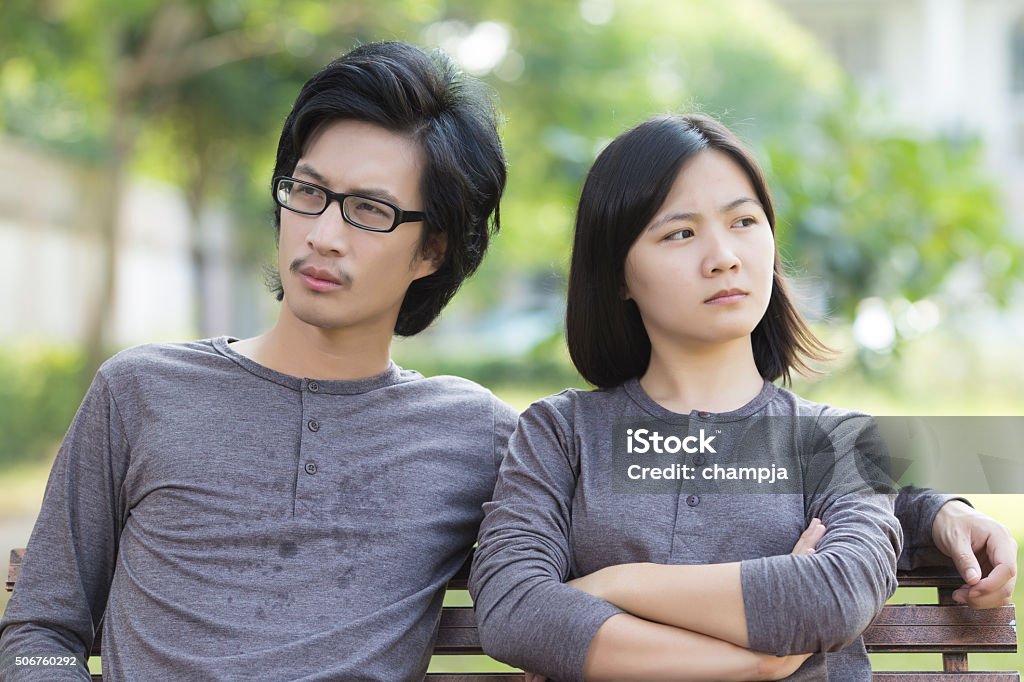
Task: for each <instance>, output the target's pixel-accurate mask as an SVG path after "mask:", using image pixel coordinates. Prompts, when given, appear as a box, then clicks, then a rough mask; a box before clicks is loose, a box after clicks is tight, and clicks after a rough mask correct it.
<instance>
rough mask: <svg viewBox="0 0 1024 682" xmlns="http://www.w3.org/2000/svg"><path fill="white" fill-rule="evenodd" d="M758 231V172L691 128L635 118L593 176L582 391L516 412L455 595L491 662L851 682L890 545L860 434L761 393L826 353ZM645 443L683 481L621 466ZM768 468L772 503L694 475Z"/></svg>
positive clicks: (766, 203)
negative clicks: (672, 449) (464, 593)
mask: <svg viewBox="0 0 1024 682" xmlns="http://www.w3.org/2000/svg"><path fill="white" fill-rule="evenodd" d="M774 229H775V215H774V211H773V208H772V203H771V198H770V196H769V193H768V189H767V187H766V185H765V182H764V179H763V176H762V173H761V171H760V169H759V168H758V166H757V163H756V162H755V161H754V159H753V158H752V156H751V155H750V154H749V152H747V151H746V150H745V149H744V148H743V146H742V145H741V143H740V142H739V141H738V140H737V138H736V137H735V136H734V135H733V134H732V133H731V132H729V131H728V130H727V129H726V128H725V127H723V126H722V125H720V124H718V123H717V122H715V121H713V120H711V119H709V118H707V117H704V116H665V117H659V118H655V119H652V120H649V121H647V122H645V123H643V124H641V125H639V126H637V127H636V128H634V129H632V130H630V131H628V132H626V133H624V134H623V135H621V136H620V137H618V138H617V139H616V140H614V141H613V142H612V143H611V144H610V145H609V146H608V147H607V148H606V149H605V150H604V151H603V152H602V153H601V154H600V156H599V157H598V158H597V160H596V161H595V163H594V166H593V168H592V169H591V170H590V173H589V174H588V177H587V180H586V183H585V185H584V188H583V192H582V195H581V197H580V204H579V210H578V213H577V219H576V236H575V244H574V246H573V255H572V266H571V272H570V277H569V293H568V311H567V338H568V342H569V350H570V354H571V356H572V359H573V362H574V364H575V365H576V367H577V369H578V370H579V371H580V374H581V375H582V376H583V377H584V378H586V379H587V380H588V381H589V382H591V383H592V384H594V385H596V386H597V387H598V390H594V391H578V390H567V391H563V392H562V393H559V394H557V395H554V396H551V397H549V398H545V399H543V400H540V401H538V402H537V403H534V404H533V405H532V406H531V407H530V408H529V409H528V410H527V411H526V412H524V413H523V415H522V416H521V417H520V421H519V425H518V427H517V429H516V432H515V434H514V435H513V437H512V440H511V442H510V445H509V454H508V456H507V458H506V460H505V463H504V464H503V466H502V469H501V472H500V475H499V480H498V485H497V488H496V490H495V496H494V500H493V501H492V502H490V503H488V504H487V505H485V513H486V517H485V520H484V522H483V525H482V526H481V530H480V537H479V547H478V549H477V551H476V559H475V562H474V566H473V572H472V575H471V579H470V591H471V592H472V594H473V598H474V601H475V604H476V609H477V618H478V621H479V626H480V637H481V640H482V642H483V645H484V649H485V650H486V651H487V652H488V653H490V654H491V655H492V656H495V657H496V658H499V659H501V660H504V661H507V662H509V663H512V664H514V665H517V666H520V667H523V668H524V669H526V670H531V671H534V672H535V673H537V674H538V675H541V676H547V677H551V678H555V679H560V680H579V679H587V680H604V679H630V680H645V679H646V680H661V679H672V680H704V679H707V680H729V679H736V680H750V679H781V678H783V677H786V676H789V675H792V679H826V678H831V679H837V680H843V681H844V682H845V681H847V680H859V679H865V680H866V679H869V678H870V665H869V663H868V659H867V654H866V652H865V650H864V645H863V642H862V640H861V638H860V633H861V632H862V631H863V629H864V628H865V627H866V626H867V625H868V624H869V623H870V622H871V620H872V619H873V618H874V616H875V615H876V614H877V612H878V610H879V609H880V608H881V607H882V605H883V604H884V603H885V601H886V599H888V598H889V596H891V594H892V592H893V590H894V589H895V587H896V579H895V569H896V557H897V556H898V554H899V550H900V542H901V534H900V530H899V525H898V523H897V521H896V519H895V517H894V516H893V515H892V500H891V497H889V496H887V495H879V494H871V493H870V490H869V491H868V492H867V493H865V488H866V487H870V486H866V484H865V482H864V481H865V479H864V475H863V473H864V471H865V470H866V469H867V468H869V467H866V466H865V465H864V461H868V462H871V461H872V459H873V456H874V455H876V454H877V449H876V447H875V445H874V444H875V443H876V442H877V441H876V439H875V434H874V431H873V430H872V428H871V425H870V423H869V420H866V419H865V418H864V416H863V415H857V414H854V413H851V412H848V411H845V410H839V409H836V408H832V407H829V406H826V405H820V404H815V403H812V402H810V401H807V400H804V399H803V398H800V397H799V396H797V395H795V394H793V393H791V392H789V391H787V390H785V389H783V388H779V387H777V386H775V385H774V384H773V383H772V382H773V381H775V380H776V379H780V378H782V379H785V380H787V381H788V379H789V375H790V371H791V370H794V369H795V370H798V371H804V370H806V369H807V364H806V363H807V361H808V360H812V359H819V358H820V357H821V356H822V355H823V352H824V351H825V349H824V347H823V346H822V345H821V344H820V342H818V341H817V339H816V338H815V337H814V336H813V335H812V334H811V332H810V331H809V329H808V328H807V327H806V325H805V324H804V323H803V321H802V320H801V319H800V317H799V315H798V314H797V312H796V310H795V308H794V307H793V305H792V303H791V302H790V299H789V297H788V295H787V293H786V288H785V281H784V277H783V274H782V269H781V264H780V259H779V255H778V251H777V249H776V245H775V235H774ZM866 422H868V423H866ZM658 425H662V426H663V427H664V428H665V430H666V431H670V430H674V431H673V433H677V434H679V439H678V440H676V441H675V444H676V445H677V446H678V445H679V444H680V443H688V445H689V446H692V447H689V448H688V449H685V452H680V450H679V447H676V453H674V454H672V455H671V458H672V459H673V460H674V462H675V463H676V464H678V465H680V466H676V467H674V468H673V467H665V468H664V469H661V468H660V465H661V464H664V463H665V462H666V461H668V460H666V459H665V458H664V457H663V458H662V459H660V460H657V462H658V464H659V465H658V466H655V467H651V466H646V464H647V463H649V462H651V461H655V460H645V459H643V458H642V457H639V456H637V455H635V452H639V451H641V450H640V449H639V448H635V447H634V446H636V445H637V444H638V443H640V444H642V443H646V444H647V446H648V447H650V446H651V443H652V441H651V439H650V438H648V439H647V440H642V438H640V437H641V435H642V433H643V432H642V431H641V428H640V427H643V428H645V429H647V431H646V435H647V436H650V434H651V433H652V431H653V430H654V429H655V428H661V426H658ZM698 433H699V436H698ZM624 434H626V435H624ZM686 434H690V436H692V438H691V439H690V440H689V441H687V440H685V439H684V436H686ZM709 434H714V435H709ZM751 434H755V435H756V436H757V437H754V438H752V437H751ZM714 438H718V439H719V440H717V441H716V440H713V439H714ZM628 439H632V440H628ZM662 442H663V443H669V442H670V441H667V440H664V441H662ZM698 443H699V450H700V451H699V452H694V451H695V450H697V449H698V448H697V444H698ZM648 451H649V450H648ZM865 451H867V454H869V455H871V456H872V457H869V458H867V460H865V458H863V457H860V456H859V455H863V454H865ZM631 453H632V454H631ZM691 453H692V454H691ZM787 457H788V459H787ZM776 460H778V461H779V462H780V466H779V467H778V471H781V470H782V469H783V468H785V469H787V472H788V473H789V478H788V479H787V480H782V479H781V478H780V479H779V480H776V479H775V477H773V478H772V481H773V482H772V483H771V484H770V485H769V484H768V483H766V482H765V480H761V479H759V480H757V481H756V482H750V481H747V482H743V483H740V482H736V481H734V480H728V481H720V480H711V481H708V480H707V479H705V478H703V477H702V476H701V474H703V473H704V472H705V471H712V470H714V471H718V470H721V471H726V470H728V469H729V467H728V466H724V465H728V464H730V463H733V464H734V463H736V462H741V463H748V464H749V463H751V462H759V463H760V464H761V465H764V466H763V467H762V468H766V467H767V466H768V464H769V461H770V462H771V463H772V464H775V463H776ZM641 465H644V466H641ZM682 465H685V468H682V469H681V468H680V467H681V466H682ZM631 467H632V468H631ZM753 468H754V467H751V469H753ZM656 469H657V470H660V471H662V472H663V474H662V475H661V476H662V477H661V480H652V477H654V478H657V477H658V476H659V475H658V474H654V473H651V472H652V471H654V470H656ZM642 470H646V472H647V473H645V474H644V477H643V478H641V479H639V480H637V478H636V477H634V474H637V475H639V472H641V471H642ZM687 470H688V471H689V474H690V475H689V476H687V475H686V472H687ZM733 470H734V471H735V470H738V469H737V468H736V467H733ZM773 470H774V469H773ZM673 471H674V472H675V473H676V476H675V478H674V479H672V478H669V476H670V472H673ZM680 472H682V473H680ZM648 474H650V476H648ZM716 475H717V474H716ZM780 476H781V474H780ZM666 479H668V480H666ZM673 486H674V487H673ZM744 486H745V487H744ZM723 491H724V492H723ZM818 519H820V520H821V522H822V523H819V522H818ZM822 524H823V525H822ZM826 527H827V529H828V531H827V532H823V531H824V529H825V528H826ZM805 528H806V531H805V530H804V529H805ZM819 540H820V543H819ZM794 543H796V545H795V546H794ZM816 544H817V548H816V549H814V547H815V545H816ZM791 551H792V553H791ZM794 673H795V674H794Z"/></svg>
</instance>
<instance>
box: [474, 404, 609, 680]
mask: <svg viewBox="0 0 1024 682" xmlns="http://www.w3.org/2000/svg"><path fill="white" fill-rule="evenodd" d="M569 433H571V428H570V427H569V425H568V424H567V423H566V421H565V420H564V419H563V418H562V416H561V415H560V414H559V413H558V411H557V410H555V409H554V408H552V407H551V406H549V405H546V404H545V403H543V402H541V403H536V404H534V405H533V406H531V407H530V408H529V409H528V410H527V411H526V412H525V413H523V415H522V416H521V417H520V418H519V423H518V426H517V427H516V430H515V432H514V433H513V434H512V437H511V440H510V441H509V447H508V454H507V456H506V457H505V461H504V462H503V463H502V466H501V469H500V471H499V474H498V483H497V486H496V488H495V493H494V499H493V501H491V502H489V503H487V504H485V505H484V513H485V516H484V521H483V524H482V525H481V527H480V536H479V544H478V547H477V550H476V556H475V558H474V561H473V567H472V571H471V573H470V578H469V590H470V593H471V594H472V596H473V602H474V607H475V609H476V617H477V622H478V625H479V632H480V641H481V643H482V644H483V648H484V650H485V651H486V652H487V653H488V654H489V655H491V656H493V657H494V658H497V659H499V660H502V661H505V662H506V663H510V664H512V665H515V666H519V667H521V668H523V669H525V670H529V671H531V672H535V673H540V674H542V675H545V676H547V677H549V678H554V679H559V680H565V681H572V680H582V679H583V664H584V661H585V659H586V655H587V651H588V649H589V648H590V642H591V640H592V639H593V637H594V635H595V634H596V633H597V630H598V629H599V628H600V627H601V625H602V624H603V623H604V621H605V620H607V619H608V618H609V617H611V616H613V615H615V614H617V613H622V611H621V610H620V609H618V608H616V607H615V606H612V605H611V604H609V603H608V602H606V601H604V600H602V599H598V598H597V597H594V596H592V595H590V594H587V593H585V592H583V591H581V590H577V589H575V588H574V587H571V586H569V585H566V584H565V580H567V579H568V578H569V574H570V565H571V562H570V549H569V526H570V518H571V516H570V514H571V508H572V499H573V495H574V492H575V489H576V479H577V473H578V465H577V466H574V463H573V462H574V460H575V461H578V459H577V458H574V457H573V456H572V453H571V450H570V447H571V443H572V438H571V436H568V434H569Z"/></svg>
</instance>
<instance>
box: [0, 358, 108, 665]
mask: <svg viewBox="0 0 1024 682" xmlns="http://www.w3.org/2000/svg"><path fill="white" fill-rule="evenodd" d="M127 460H128V445H127V442H126V440H125V435H124V429H123V427H122V423H121V417H120V415H119V413H118V411H117V406H116V405H115V403H114V399H113V396H112V395H111V393H110V389H109V386H108V385H107V382H106V380H105V379H104V378H103V376H102V369H101V373H99V374H97V375H96V378H95V379H94V381H93V383H92V386H91V387H90V388H89V391H88V392H87V394H86V396H85V399H84V400H83V401H82V404H81V406H80V407H79V409H78V413H77V414H76V415H75V418H74V420H73V421H72V423H71V427H70V428H69V429H68V432H67V434H66V435H65V437H64V441H63V443H62V444H61V447H60V450H59V451H58V453H57V458H56V460H55V462H54V465H53V469H52V471H51V472H50V477H49V480H48V481H47V484H46V491H45V493H44V496H43V505H42V509H41V511H40V513H39V517H38V519H37V521H36V525H35V527H34V529H33V530H32V535H31V538H30V539H29V543H28V547H27V549H26V551H25V559H24V563H23V565H22V568H21V573H20V575H19V576H18V582H17V585H16V586H15V589H14V593H13V594H12V595H11V600H10V602H9V603H8V605H7V610H6V611H5V612H4V615H3V619H2V620H0V679H3V680H7V681H8V682H21V681H23V680H25V681H29V680H72V679H73V680H89V679H90V677H89V672H88V669H87V667H86V665H85V662H86V661H87V660H88V652H89V651H90V650H91V649H92V644H93V639H94V637H95V632H96V628H97V627H98V624H99V621H100V618H101V617H102V615H103V610H104V608H105V606H106V602H107V594H108V592H109V589H110V581H111V578H112V576H113V572H114V563H115V558H116V556H117V543H118V537H119V535H120V529H121V527H122V519H123V518H124V516H123V508H122V505H123V501H122V500H121V497H120V488H121V482H122V481H123V479H124V472H125V468H126V466H127ZM18 656H62V657H66V656H75V657H77V658H78V660H79V664H78V666H77V667H49V668H44V667H31V666H17V665H15V657H18Z"/></svg>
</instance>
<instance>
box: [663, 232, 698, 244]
mask: <svg viewBox="0 0 1024 682" xmlns="http://www.w3.org/2000/svg"><path fill="white" fill-rule="evenodd" d="M692 236H693V230H691V229H684V230H676V231H675V232H673V233H672V234H670V235H668V236H666V237H665V239H671V240H674V241H680V240H683V239H689V238H690V237H692Z"/></svg>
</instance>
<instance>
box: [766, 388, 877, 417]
mask: <svg viewBox="0 0 1024 682" xmlns="http://www.w3.org/2000/svg"><path fill="white" fill-rule="evenodd" d="M767 413H768V414H769V415H773V416H793V417H816V418H820V419H837V420H844V419H851V418H854V419H857V418H859V419H863V418H866V417H870V415H868V413H866V412H864V411H862V410H854V409H851V408H848V407H840V406H837V405H833V404H831V403H825V402H818V401H814V400H811V399H809V398H805V397H804V396H802V395H800V394H798V393H794V392H793V391H791V390H789V389H787V388H783V387H781V386H780V387H778V390H777V391H776V392H775V395H774V396H773V397H772V400H771V402H770V403H769V405H768V410H767Z"/></svg>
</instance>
